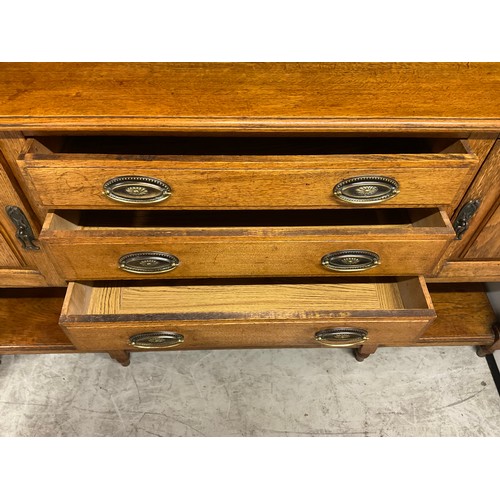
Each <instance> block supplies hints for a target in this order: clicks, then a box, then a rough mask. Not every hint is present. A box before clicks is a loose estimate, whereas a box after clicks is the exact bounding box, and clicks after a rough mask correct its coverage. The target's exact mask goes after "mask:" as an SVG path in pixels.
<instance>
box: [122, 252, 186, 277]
mask: <svg viewBox="0 0 500 500" xmlns="http://www.w3.org/2000/svg"><path fill="white" fill-rule="evenodd" d="M179 264H180V261H179V259H178V258H177V257H176V256H175V255H171V254H169V253H164V252H133V253H128V254H126V255H122V256H121V257H120V260H119V261H118V265H119V266H120V268H121V269H123V270H124V271H127V272H128V273H136V274H159V273H167V272H169V271H173V270H174V269H175V268H176V267H177V266H178V265H179Z"/></svg>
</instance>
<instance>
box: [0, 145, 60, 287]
mask: <svg viewBox="0 0 500 500" xmlns="http://www.w3.org/2000/svg"><path fill="white" fill-rule="evenodd" d="M8 205H13V206H17V207H19V208H20V209H21V210H22V211H23V213H24V214H25V216H26V217H27V219H28V221H29V223H30V225H31V227H32V229H33V232H34V234H35V236H37V235H38V230H39V222H38V220H37V219H36V217H35V216H34V215H33V213H32V211H31V209H30V206H29V205H28V204H27V203H26V199H25V197H24V195H23V192H22V191H21V190H20V188H19V186H18V184H17V182H16V180H15V178H14V177H13V176H12V174H11V170H10V168H9V165H8V164H7V161H6V159H5V158H4V156H3V154H2V150H1V145H0V227H1V229H0V231H1V234H2V235H3V238H4V239H5V243H6V244H7V245H8V246H9V247H10V253H11V254H12V255H13V257H15V260H16V261H17V264H14V261H12V264H14V265H13V267H12V268H11V269H12V273H5V272H0V287H1V286H9V287H10V286H18V287H24V286H47V285H52V286H62V285H65V282H64V281H63V280H62V279H61V277H60V276H59V274H58V273H57V271H56V270H55V268H54V265H53V264H52V261H51V260H50V258H49V256H48V255H47V253H46V252H45V251H44V249H41V250H39V251H27V250H24V249H23V248H22V245H21V243H20V242H19V240H18V239H17V238H16V236H15V234H16V228H15V226H14V224H13V223H12V221H11V220H10V218H9V217H8V215H7V213H6V211H5V207H7V206H8ZM35 273H36V275H35ZM35 276H36V277H35Z"/></svg>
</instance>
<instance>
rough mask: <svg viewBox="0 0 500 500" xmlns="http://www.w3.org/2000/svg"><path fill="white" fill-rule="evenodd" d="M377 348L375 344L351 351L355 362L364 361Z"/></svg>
mask: <svg viewBox="0 0 500 500" xmlns="http://www.w3.org/2000/svg"><path fill="white" fill-rule="evenodd" d="M377 347H378V345H377V344H371V345H362V346H361V347H358V348H356V349H353V351H354V357H355V358H356V361H364V360H365V359H366V358H367V357H368V356H369V355H370V354H373V353H374V352H375V351H376V350H377Z"/></svg>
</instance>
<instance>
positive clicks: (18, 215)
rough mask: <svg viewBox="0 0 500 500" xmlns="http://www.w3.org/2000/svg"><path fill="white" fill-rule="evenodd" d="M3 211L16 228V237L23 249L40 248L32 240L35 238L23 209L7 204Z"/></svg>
mask: <svg viewBox="0 0 500 500" xmlns="http://www.w3.org/2000/svg"><path fill="white" fill-rule="evenodd" d="M5 211H6V212H7V215H8V216H9V218H10V220H11V221H12V223H13V224H14V226H15V228H16V238H17V239H18V240H19V241H20V242H21V245H22V246H23V248H24V249H25V250H40V247H38V246H36V245H35V244H34V243H33V242H34V240H35V239H36V238H35V235H34V234H33V230H32V229H31V226H30V223H29V222H28V219H27V218H26V215H24V213H23V211H22V210H21V209H20V208H19V207H16V206H13V205H9V206H7V207H5Z"/></svg>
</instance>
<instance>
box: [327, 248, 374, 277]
mask: <svg viewBox="0 0 500 500" xmlns="http://www.w3.org/2000/svg"><path fill="white" fill-rule="evenodd" d="M379 264H380V257H379V255H378V254H376V253H375V252H370V251H369V250H340V251H338V252H331V253H328V254H326V255H324V256H323V258H322V259H321V265H322V266H323V267H326V268H327V269H328V270H330V271H342V272H349V271H366V270H367V269H371V268H372V267H375V266H378V265H379Z"/></svg>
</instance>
